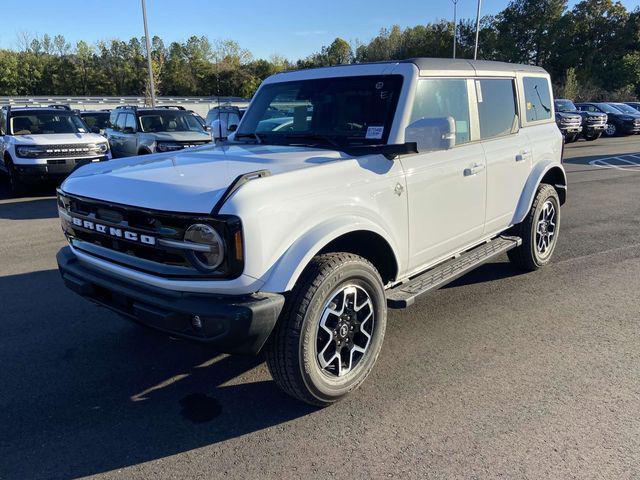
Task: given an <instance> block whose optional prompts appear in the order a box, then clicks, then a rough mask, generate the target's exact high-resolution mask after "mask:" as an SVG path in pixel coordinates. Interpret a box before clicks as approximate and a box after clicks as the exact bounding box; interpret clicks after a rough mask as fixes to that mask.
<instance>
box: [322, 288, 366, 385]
mask: <svg viewBox="0 0 640 480" xmlns="http://www.w3.org/2000/svg"><path fill="white" fill-rule="evenodd" d="M374 317H375V315H374V308H373V302H372V301H371V297H370V296H369V294H368V293H367V292H366V290H365V289H364V288H362V287H360V286H357V285H347V286H343V287H341V288H340V289H339V290H337V291H336V292H334V293H333V294H332V296H331V298H330V300H329V301H328V302H327V303H326V304H325V306H324V309H323V311H322V315H321V317H320V323H319V325H318V331H317V334H316V351H317V355H316V358H317V360H318V364H319V366H320V369H321V370H322V371H323V373H324V374H326V375H328V376H331V377H343V376H344V375H347V374H348V373H349V372H351V371H352V370H353V369H354V368H355V367H356V366H357V365H358V364H359V363H360V362H361V361H362V359H363V358H364V356H365V355H366V353H367V350H368V348H369V345H370V343H371V338H372V336H373V331H374V328H375V318H374Z"/></svg>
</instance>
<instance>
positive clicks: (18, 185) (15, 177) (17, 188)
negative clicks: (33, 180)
mask: <svg viewBox="0 0 640 480" xmlns="http://www.w3.org/2000/svg"><path fill="white" fill-rule="evenodd" d="M5 166H6V168H7V176H8V179H9V189H10V190H11V193H12V194H13V195H14V196H20V195H23V194H24V193H25V192H26V190H27V188H26V185H25V184H24V181H23V180H22V178H20V174H19V173H18V170H17V169H16V167H15V166H14V165H13V162H12V161H11V160H7V161H6V163H5Z"/></svg>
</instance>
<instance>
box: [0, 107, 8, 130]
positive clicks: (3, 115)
mask: <svg viewBox="0 0 640 480" xmlns="http://www.w3.org/2000/svg"><path fill="white" fill-rule="evenodd" d="M0 132H2V133H3V134H4V135H6V134H7V111H6V110H0Z"/></svg>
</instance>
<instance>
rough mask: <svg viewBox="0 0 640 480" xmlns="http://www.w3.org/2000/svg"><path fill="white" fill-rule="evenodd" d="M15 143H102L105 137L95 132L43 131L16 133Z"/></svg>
mask: <svg viewBox="0 0 640 480" xmlns="http://www.w3.org/2000/svg"><path fill="white" fill-rule="evenodd" d="M13 138H14V139H15V143H16V145H23V144H24V145H60V144H70V145H77V144H84V143H104V142H106V139H105V138H104V137H103V136H102V135H98V134H97V133H43V134H40V135H16V136H15V137H13Z"/></svg>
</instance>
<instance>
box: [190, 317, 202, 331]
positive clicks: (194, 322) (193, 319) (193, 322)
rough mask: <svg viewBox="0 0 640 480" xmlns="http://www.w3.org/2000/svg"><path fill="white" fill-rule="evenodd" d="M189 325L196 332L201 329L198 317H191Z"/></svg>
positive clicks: (200, 320)
mask: <svg viewBox="0 0 640 480" xmlns="http://www.w3.org/2000/svg"><path fill="white" fill-rule="evenodd" d="M191 325H192V326H193V328H195V329H196V330H201V329H202V319H200V316H199V315H194V316H193V317H191Z"/></svg>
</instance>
